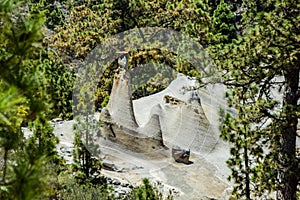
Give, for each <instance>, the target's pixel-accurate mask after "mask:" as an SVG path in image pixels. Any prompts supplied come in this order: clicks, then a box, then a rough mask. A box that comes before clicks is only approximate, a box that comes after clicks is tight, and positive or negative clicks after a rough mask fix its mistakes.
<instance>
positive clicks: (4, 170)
mask: <svg viewBox="0 0 300 200" xmlns="http://www.w3.org/2000/svg"><path fill="white" fill-rule="evenodd" d="M3 159H4V167H3V175H2V181H3V183H5V181H6V171H7V159H8V149H7V148H4V157H3Z"/></svg>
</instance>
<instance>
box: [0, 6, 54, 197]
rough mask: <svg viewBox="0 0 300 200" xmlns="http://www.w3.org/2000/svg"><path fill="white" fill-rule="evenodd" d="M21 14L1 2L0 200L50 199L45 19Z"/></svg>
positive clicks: (51, 138) (51, 140) (51, 142)
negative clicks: (28, 127)
mask: <svg viewBox="0 0 300 200" xmlns="http://www.w3.org/2000/svg"><path fill="white" fill-rule="evenodd" d="M24 8H25V7H24V5H23V4H21V3H19V2H18V3H17V2H16V1H1V2H0V24H1V25H0V40H1V44H0V51H1V54H0V70H1V73H0V91H1V92H0V93H1V95H0V111H1V114H0V126H1V128H0V138H1V143H0V149H1V155H2V156H3V160H4V166H3V169H2V171H1V175H2V179H1V181H0V185H1V190H0V196H1V199H40V198H46V196H48V195H51V194H50V193H49V191H51V190H50V188H51V185H50V184H49V183H50V182H51V181H50V180H51V178H50V177H52V176H53V171H52V170H51V168H50V167H49V165H50V163H52V162H53V160H54V156H55V151H54V148H55V145H56V143H57V139H56V138H55V137H54V135H53V134H52V127H50V126H49V124H47V123H46V120H47V118H45V112H47V110H48V109H49V107H50V105H49V101H48V100H47V99H48V98H47V97H48V95H47V93H46V86H47V80H46V79H45V78H44V76H43V67H44V66H43V64H42V62H41V61H40V59H39V58H40V52H41V45H40V41H41V39H42V37H43V35H42V34H41V33H42V32H41V28H42V25H43V23H44V19H43V18H42V17H41V15H39V14H29V13H26V12H25V10H24ZM27 123H30V124H32V131H33V132H34V133H33V136H31V137H30V138H29V139H28V140H24V137H23V132H22V131H21V125H24V124H27ZM41 174H43V176H41Z"/></svg>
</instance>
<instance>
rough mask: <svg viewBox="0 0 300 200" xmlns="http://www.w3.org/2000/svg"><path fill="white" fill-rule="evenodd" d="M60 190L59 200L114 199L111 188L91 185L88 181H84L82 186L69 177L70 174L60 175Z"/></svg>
mask: <svg viewBox="0 0 300 200" xmlns="http://www.w3.org/2000/svg"><path fill="white" fill-rule="evenodd" d="M59 183H60V185H61V187H62V188H61V190H60V192H59V198H58V199H59V200H60V199H61V200H75V199H76V200H98V199H99V200H102V199H106V200H113V199H116V198H115V196H114V193H113V189H112V188H107V186H106V185H105V184H104V185H98V184H96V185H95V184H92V183H91V182H90V181H89V180H85V182H84V184H80V183H78V181H77V180H76V179H75V178H73V177H72V176H70V174H66V175H61V176H60V177H59Z"/></svg>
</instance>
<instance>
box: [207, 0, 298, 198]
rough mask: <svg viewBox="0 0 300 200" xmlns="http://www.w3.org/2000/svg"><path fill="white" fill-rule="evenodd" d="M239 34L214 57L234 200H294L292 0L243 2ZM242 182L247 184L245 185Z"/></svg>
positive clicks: (295, 20)
mask: <svg viewBox="0 0 300 200" xmlns="http://www.w3.org/2000/svg"><path fill="white" fill-rule="evenodd" d="M243 6H244V8H245V9H244V13H243V19H242V21H243V24H242V25H243V31H242V32H241V36H239V37H238V39H237V40H232V41H231V43H227V44H225V43H219V44H218V47H217V50H216V51H214V53H213V54H212V57H214V58H215V62H216V64H217V66H218V67H219V69H220V70H221V71H222V72H224V74H223V76H222V79H223V81H224V83H225V84H226V85H227V86H228V90H229V91H228V92H227V98H228V104H229V106H232V107H234V108H235V109H236V110H237V116H232V115H230V114H229V113H227V114H225V118H224V119H223V124H222V128H221V129H222V135H221V136H222V138H223V139H225V140H226V141H228V142H230V143H231V144H232V145H233V147H232V148H231V158H230V159H229V160H228V164H229V167H230V168H231V170H232V173H231V176H230V178H231V179H232V180H233V181H234V183H235V187H234V190H233V193H234V194H235V196H236V197H237V198H238V199H241V198H246V199H251V198H262V197H263V196H264V195H267V194H268V193H270V192H273V191H276V192H277V199H283V200H287V199H289V200H290V199H293V200H294V199H296V191H297V185H298V184H299V172H300V170H299V158H297V157H296V130H297V124H298V118H299V104H298V100H299V70H300V68H299V64H300V63H299V60H300V51H299V33H300V32H299V26H298V24H299V19H300V18H299V14H300V13H299V12H300V7H299V4H297V3H296V1H289V0H288V1H275V0H274V1H273V0H271V1H266V2H260V1H247V2H244V5H243ZM245 183H246V184H245Z"/></svg>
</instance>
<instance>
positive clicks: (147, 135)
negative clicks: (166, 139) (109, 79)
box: [100, 68, 164, 153]
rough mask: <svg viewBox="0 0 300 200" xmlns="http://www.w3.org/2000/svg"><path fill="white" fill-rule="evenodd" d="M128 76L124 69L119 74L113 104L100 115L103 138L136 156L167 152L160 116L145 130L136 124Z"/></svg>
mask: <svg viewBox="0 0 300 200" xmlns="http://www.w3.org/2000/svg"><path fill="white" fill-rule="evenodd" d="M128 76H129V75H128V73H127V72H126V70H125V69H121V68H119V69H118V71H117V73H116V74H115V77H114V83H113V88H112V92H111V96H110V100H109V102H108V105H107V107H106V108H104V109H103V110H102V112H101V115H100V120H101V121H102V125H101V128H100V129H101V134H102V136H103V137H104V138H107V139H110V140H112V141H114V142H116V143H120V144H122V145H125V146H126V147H127V148H129V149H131V150H134V151H136V152H141V153H149V152H151V151H154V150H158V149H160V148H163V147H164V144H163V138H162V131H161V126H160V121H159V116H158V115H153V116H151V118H150V120H149V121H148V123H147V124H145V125H144V126H139V125H138V124H137V122H136V120H135V117H134V112H133V106H132V100H131V92H130V79H129V77H128Z"/></svg>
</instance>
